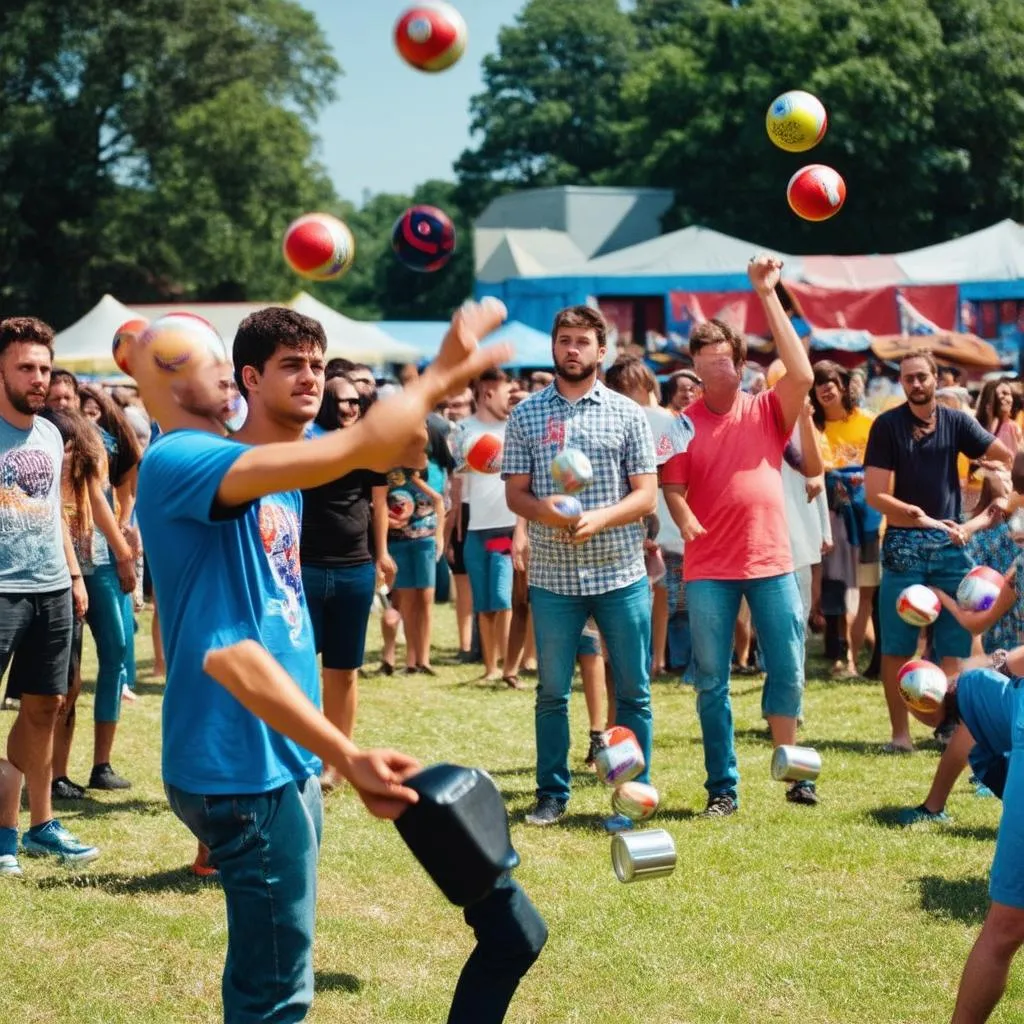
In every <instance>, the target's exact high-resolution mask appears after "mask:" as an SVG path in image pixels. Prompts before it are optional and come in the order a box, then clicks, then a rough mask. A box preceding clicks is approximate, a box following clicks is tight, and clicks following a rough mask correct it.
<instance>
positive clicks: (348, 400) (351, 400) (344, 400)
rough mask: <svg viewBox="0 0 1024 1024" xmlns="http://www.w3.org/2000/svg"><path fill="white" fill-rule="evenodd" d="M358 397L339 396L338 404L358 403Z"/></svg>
mask: <svg viewBox="0 0 1024 1024" xmlns="http://www.w3.org/2000/svg"><path fill="white" fill-rule="evenodd" d="M358 404H359V399H358V398H339V399H338V405H358Z"/></svg>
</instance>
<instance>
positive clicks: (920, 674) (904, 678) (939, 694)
mask: <svg viewBox="0 0 1024 1024" xmlns="http://www.w3.org/2000/svg"><path fill="white" fill-rule="evenodd" d="M896 682H897V684H898V685H899V688H900V696H901V697H902V698H903V700H904V701H905V702H906V705H907V707H909V708H911V709H912V710H914V711H922V712H928V711H935V710H936V708H938V707H939V705H940V704H941V703H942V702H943V700H944V699H945V697H946V690H947V689H948V687H949V683H948V682H947V680H946V673H945V672H943V671H942V669H941V668H939V666H938V665H933V664H932V663H931V662H930V661H924V660H921V659H917V660H915V661H908V662H907V663H906V664H905V665H904V666H903V667H902V668H901V669H900V670H899V674H898V675H897V676H896Z"/></svg>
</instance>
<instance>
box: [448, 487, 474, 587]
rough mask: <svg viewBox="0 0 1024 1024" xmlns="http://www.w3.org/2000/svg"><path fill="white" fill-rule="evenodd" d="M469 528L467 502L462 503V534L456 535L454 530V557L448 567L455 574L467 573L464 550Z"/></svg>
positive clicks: (449, 560) (462, 574) (449, 561)
mask: <svg viewBox="0 0 1024 1024" xmlns="http://www.w3.org/2000/svg"><path fill="white" fill-rule="evenodd" d="M468 529H469V504H468V503H467V502H463V503H462V530H461V531H459V532H461V534H462V536H461V537H459V536H457V535H456V531H454V530H453V531H452V541H451V544H452V557H451V558H449V559H448V560H447V561H448V568H449V569H451V571H452V575H453V576H465V575H466V559H465V555H464V550H465V546H466V531H467V530H468Z"/></svg>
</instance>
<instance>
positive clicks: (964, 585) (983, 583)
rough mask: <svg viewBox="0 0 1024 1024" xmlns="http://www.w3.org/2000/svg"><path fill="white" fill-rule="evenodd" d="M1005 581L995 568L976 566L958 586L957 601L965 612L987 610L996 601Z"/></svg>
mask: <svg viewBox="0 0 1024 1024" xmlns="http://www.w3.org/2000/svg"><path fill="white" fill-rule="evenodd" d="M1005 582H1006V581H1005V580H1004V579H1003V577H1002V576H1000V574H999V573H997V572H996V571H995V569H989V568H987V567H986V566H984V565H979V566H976V567H975V568H973V569H972V570H971V571H970V572H969V573H968V574H967V575H966V576H965V577H964V578H963V579H962V580H961V581H960V586H959V587H957V588H956V603H957V604H958V605H960V607H961V608H963V610H964V611H965V612H987V611H988V610H989V608H991V607H992V605H994V604H995V603H996V598H997V597H998V596H999V591H1000V590H1002V589H1003V584H1004V583H1005Z"/></svg>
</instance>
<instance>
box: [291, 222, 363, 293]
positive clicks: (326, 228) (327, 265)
mask: <svg viewBox="0 0 1024 1024" xmlns="http://www.w3.org/2000/svg"><path fill="white" fill-rule="evenodd" d="M281 248H282V251H283V252H284V259H285V262H286V263H287V264H288V266H289V267H291V268H292V270H294V271H295V273H296V274H298V275H299V276H300V277H305V278H308V279H309V280H310V281H330V280H332V279H333V278H335V277H341V275H342V274H344V273H345V271H346V270H348V269H349V267H351V266H352V261H353V260H354V259H355V255H356V242H355V239H354V238H353V237H352V232H351V231H349V229H348V227H347V226H346V225H345V224H344V223H342V221H340V220H338V218H337V217H332V216H331V215H330V214H329V213H307V214H306V215H305V216H303V217H299V218H298V220H293V221H292V222H291V224H289V225H288V230H287V231H285V233H284V243H283V244H282V247H281Z"/></svg>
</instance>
